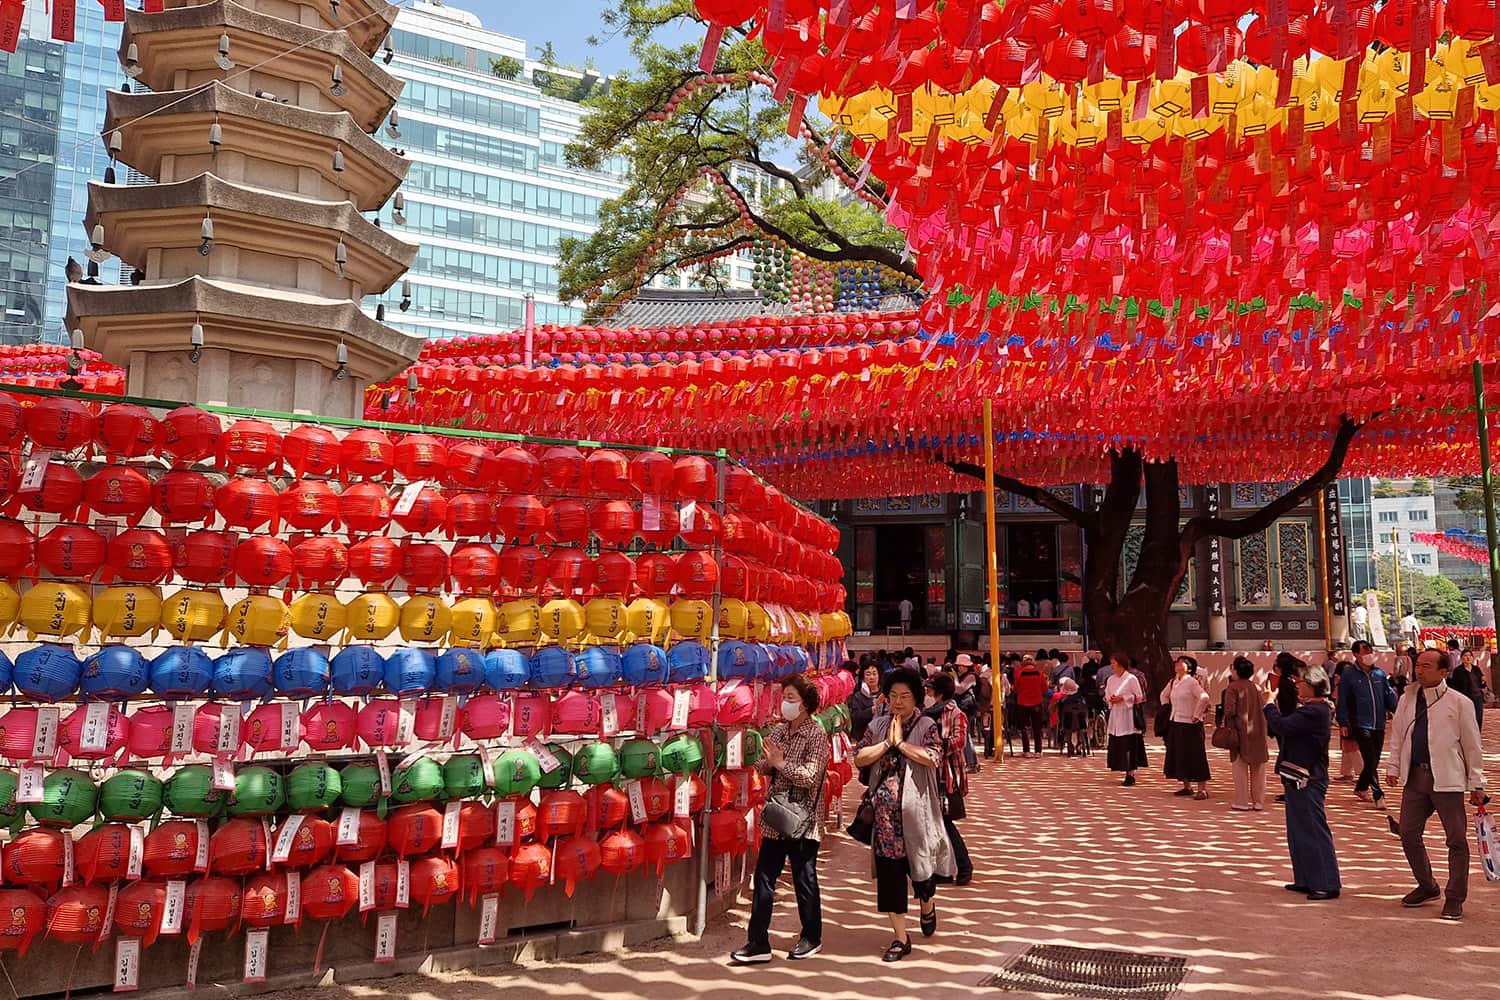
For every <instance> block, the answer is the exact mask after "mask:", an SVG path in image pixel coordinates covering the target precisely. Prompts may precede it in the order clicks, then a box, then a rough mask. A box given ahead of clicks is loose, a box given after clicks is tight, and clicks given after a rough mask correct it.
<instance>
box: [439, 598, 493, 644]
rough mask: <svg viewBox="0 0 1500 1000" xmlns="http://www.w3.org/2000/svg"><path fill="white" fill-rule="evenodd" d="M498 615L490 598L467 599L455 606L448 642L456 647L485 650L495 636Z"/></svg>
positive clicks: (449, 626) (449, 627)
mask: <svg viewBox="0 0 1500 1000" xmlns="http://www.w3.org/2000/svg"><path fill="white" fill-rule="evenodd" d="M498 618H499V616H498V614H497V613H496V612H495V602H494V601H492V600H490V599H489V598H488V597H466V598H464V599H463V600H461V601H459V602H458V603H457V604H455V605H453V610H452V621H451V622H450V623H449V625H448V642H449V644H450V645H454V646H465V647H467V648H470V649H483V648H484V647H485V646H488V645H489V644H490V639H491V638H492V637H493V636H494V634H495V628H496V626H497V621H498Z"/></svg>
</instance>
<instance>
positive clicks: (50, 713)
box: [31, 705, 62, 760]
mask: <svg viewBox="0 0 1500 1000" xmlns="http://www.w3.org/2000/svg"><path fill="white" fill-rule="evenodd" d="M61 717H62V709H60V708H58V707H57V706H56V705H43V706H42V707H41V708H39V709H37V710H36V738H35V739H33V740H32V742H31V756H32V757H35V758H39V759H42V760H46V759H49V758H51V757H52V756H53V755H54V754H56V753H57V730H58V727H59V725H60V722H59V720H60V719H61Z"/></svg>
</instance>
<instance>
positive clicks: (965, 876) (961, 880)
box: [953, 869, 974, 885]
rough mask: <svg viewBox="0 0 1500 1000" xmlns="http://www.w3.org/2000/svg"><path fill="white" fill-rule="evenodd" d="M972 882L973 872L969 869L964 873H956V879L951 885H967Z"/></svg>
mask: <svg viewBox="0 0 1500 1000" xmlns="http://www.w3.org/2000/svg"><path fill="white" fill-rule="evenodd" d="M972 881H974V872H973V870H972V869H971V870H969V871H966V872H959V873H958V878H956V879H954V880H953V884H954V885H968V884H969V883H970V882H972Z"/></svg>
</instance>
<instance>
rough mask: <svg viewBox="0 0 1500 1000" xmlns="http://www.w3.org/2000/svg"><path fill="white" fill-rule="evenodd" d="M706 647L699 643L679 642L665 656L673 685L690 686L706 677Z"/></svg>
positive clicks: (707, 660) (707, 655)
mask: <svg viewBox="0 0 1500 1000" xmlns="http://www.w3.org/2000/svg"><path fill="white" fill-rule="evenodd" d="M708 658H709V652H708V647H707V646H705V645H704V644H703V643H701V642H679V643H678V644H677V645H675V646H673V647H672V651H671V652H670V653H668V654H667V660H668V663H669V666H670V667H671V678H672V683H673V684H690V683H692V682H693V681H701V680H703V679H704V678H705V677H707V676H708V662H709V659H708Z"/></svg>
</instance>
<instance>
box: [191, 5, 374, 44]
mask: <svg viewBox="0 0 1500 1000" xmlns="http://www.w3.org/2000/svg"><path fill="white" fill-rule="evenodd" d="M201 2H202V0H165V2H164V4H163V6H165V7H166V9H168V10H179V9H181V8H184V7H194V6H197V5H198V4H200V3H201ZM245 6H247V7H249V8H251V9H252V10H256V11H259V12H260V13H262V14H269V15H271V16H272V17H279V18H281V19H282V20H284V21H291V22H292V23H294V24H302V25H306V26H307V27H310V28H321V29H323V30H326V31H339V30H341V29H342V30H343V31H347V32H348V33H349V37H350V38H351V39H353V41H354V44H355V45H357V46H359V49H360V51H361V52H363V53H364V54H365V55H367V56H373V55H374V54H375V53H376V52H378V51H379V50H380V44H381V43H382V42H384V41H385V37H386V36H387V35H389V34H390V32H391V27H392V25H394V24H395V23H396V11H397V9H398V8H397V7H396V6H395V5H394V4H387V3H381V2H379V0H333V2H330V0H250V2H249V3H246V4H245Z"/></svg>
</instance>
